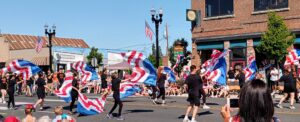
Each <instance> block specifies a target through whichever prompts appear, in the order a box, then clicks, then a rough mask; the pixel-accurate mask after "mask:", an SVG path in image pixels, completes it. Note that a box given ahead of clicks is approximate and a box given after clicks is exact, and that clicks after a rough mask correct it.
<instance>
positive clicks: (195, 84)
mask: <svg viewBox="0 0 300 122" xmlns="http://www.w3.org/2000/svg"><path fill="white" fill-rule="evenodd" d="M185 83H186V84H187V85H188V93H189V94H193V95H194V96H199V91H200V90H201V88H202V80H201V77H200V76H199V75H198V74H191V75H189V76H187V78H186V79H185Z"/></svg>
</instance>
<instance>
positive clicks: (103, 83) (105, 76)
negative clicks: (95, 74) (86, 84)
mask: <svg viewBox="0 0 300 122" xmlns="http://www.w3.org/2000/svg"><path fill="white" fill-rule="evenodd" d="M106 79H107V75H106V74H102V75H101V87H102V88H107V81H106Z"/></svg>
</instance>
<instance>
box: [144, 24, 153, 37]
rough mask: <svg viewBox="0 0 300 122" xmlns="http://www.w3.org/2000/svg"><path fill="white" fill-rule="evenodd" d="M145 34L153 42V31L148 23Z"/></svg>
mask: <svg viewBox="0 0 300 122" xmlns="http://www.w3.org/2000/svg"><path fill="white" fill-rule="evenodd" d="M145 34H146V37H148V38H149V39H150V40H151V41H152V36H153V31H152V29H151V27H150V26H149V24H148V23H147V21H145Z"/></svg>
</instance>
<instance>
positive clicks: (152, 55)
mask: <svg viewBox="0 0 300 122" xmlns="http://www.w3.org/2000/svg"><path fill="white" fill-rule="evenodd" d="M159 49H160V46H159ZM151 52H152V54H150V55H149V56H148V60H149V61H150V62H151V63H152V64H153V66H156V59H155V57H156V56H155V55H156V48H155V45H154V44H152V51H151ZM159 54H160V58H159V66H161V65H162V52H161V50H159Z"/></svg>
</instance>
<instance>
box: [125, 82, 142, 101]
mask: <svg viewBox="0 0 300 122" xmlns="http://www.w3.org/2000/svg"><path fill="white" fill-rule="evenodd" d="M139 91H141V89H140V88H139V86H138V85H137V83H132V82H128V81H127V82H123V83H121V84H120V98H121V99H124V98H127V97H129V96H132V95H135V93H137V92H139Z"/></svg>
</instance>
